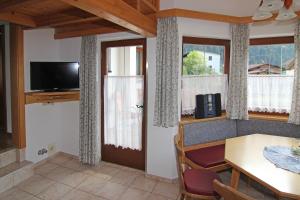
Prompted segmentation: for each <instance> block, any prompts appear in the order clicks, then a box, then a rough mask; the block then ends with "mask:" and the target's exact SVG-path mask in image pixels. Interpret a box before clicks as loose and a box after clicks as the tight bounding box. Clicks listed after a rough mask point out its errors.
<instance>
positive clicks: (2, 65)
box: [0, 25, 7, 134]
mask: <svg viewBox="0 0 300 200" xmlns="http://www.w3.org/2000/svg"><path fill="white" fill-rule="evenodd" d="M0 29H1V30H0V31H1V32H2V33H3V36H1V37H0V45H1V47H0V48H1V49H0V54H1V57H2V63H0V73H1V74H0V76H1V77H0V81H1V82H2V83H1V84H2V86H0V87H3V91H2V92H3V96H2V97H1V98H3V99H2V101H3V105H1V106H3V113H0V115H1V117H3V119H4V120H3V123H4V124H3V129H4V132H5V134H6V133H7V108H6V78H5V74H6V73H5V72H6V70H5V66H6V65H5V62H6V60H5V37H6V36H5V28H4V25H1V26H0ZM1 78H2V80H1Z"/></svg>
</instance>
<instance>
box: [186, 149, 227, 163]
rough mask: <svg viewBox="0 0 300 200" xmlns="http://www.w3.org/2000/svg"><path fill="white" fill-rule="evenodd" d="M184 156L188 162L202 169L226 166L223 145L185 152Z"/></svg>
mask: <svg viewBox="0 0 300 200" xmlns="http://www.w3.org/2000/svg"><path fill="white" fill-rule="evenodd" d="M185 156H186V157H187V158H188V159H189V160H190V161H192V162H193V163H195V164H197V165H199V166H201V167H203V168H211V167H216V166H219V165H222V164H226V163H225V160H224V157H225V144H221V145H216V146H210V147H205V148H200V149H195V150H191V151H186V152H185Z"/></svg>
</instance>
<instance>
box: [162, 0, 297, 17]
mask: <svg viewBox="0 0 300 200" xmlns="http://www.w3.org/2000/svg"><path fill="white" fill-rule="evenodd" d="M259 3H260V0H161V10H164V9H168V8H182V9H189V10H196V11H202V12H211V13H218V14H225V15H233V16H239V17H243V16H252V15H253V14H254V12H255V10H256V9H257V7H258V5H259ZM294 7H295V10H300V0H294Z"/></svg>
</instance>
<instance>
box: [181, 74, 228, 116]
mask: <svg viewBox="0 0 300 200" xmlns="http://www.w3.org/2000/svg"><path fill="white" fill-rule="evenodd" d="M227 90H228V80H227V75H207V76H203V75H200V76H198V75H196V76H194V75H193V76H192V75H185V76H182V90H181V110H182V114H184V115H191V114H193V113H194V110H195V104H196V103H195V102H196V101H195V98H196V97H195V96H196V95H198V94H215V93H221V99H222V109H225V108H226V100H227Z"/></svg>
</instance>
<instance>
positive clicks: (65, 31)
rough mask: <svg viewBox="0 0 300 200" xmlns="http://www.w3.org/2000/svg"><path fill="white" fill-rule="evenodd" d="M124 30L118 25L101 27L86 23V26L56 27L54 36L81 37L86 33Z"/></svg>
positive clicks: (57, 37) (59, 37)
mask: <svg viewBox="0 0 300 200" xmlns="http://www.w3.org/2000/svg"><path fill="white" fill-rule="evenodd" d="M122 31H125V30H122V29H120V28H118V27H100V26H97V25H91V24H89V25H86V26H82V25H80V26H78V27H69V28H66V27H64V28H56V29H55V34H54V38H55V39H63V38H71V37H80V36H84V35H96V34H106V33H116V32H122Z"/></svg>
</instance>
